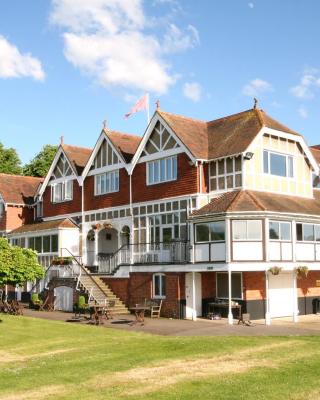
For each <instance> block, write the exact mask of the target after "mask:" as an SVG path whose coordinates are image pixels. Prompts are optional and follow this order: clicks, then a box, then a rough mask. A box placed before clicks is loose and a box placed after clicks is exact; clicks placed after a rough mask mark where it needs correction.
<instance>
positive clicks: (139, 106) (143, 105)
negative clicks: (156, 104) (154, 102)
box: [124, 93, 149, 119]
mask: <svg viewBox="0 0 320 400" xmlns="http://www.w3.org/2000/svg"><path fill="white" fill-rule="evenodd" d="M148 106H149V96H148V93H146V94H145V95H144V96H143V97H141V99H139V100H138V101H137V102H136V104H135V105H134V106H133V107H132V108H131V110H130V111H129V112H128V113H127V114H125V116H124V118H125V119H128V118H129V117H130V115H132V114H134V113H136V112H138V111H141V110H147V111H148Z"/></svg>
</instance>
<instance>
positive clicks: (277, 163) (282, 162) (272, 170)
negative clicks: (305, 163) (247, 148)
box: [263, 150, 293, 178]
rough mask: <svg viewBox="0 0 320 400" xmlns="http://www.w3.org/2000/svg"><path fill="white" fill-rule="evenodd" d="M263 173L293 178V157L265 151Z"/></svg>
mask: <svg viewBox="0 0 320 400" xmlns="http://www.w3.org/2000/svg"><path fill="white" fill-rule="evenodd" d="M263 172H264V173H265V174H270V175H276V176H283V177H287V178H293V156H290V155H287V154H280V153H274V152H271V151H269V150H264V151H263Z"/></svg>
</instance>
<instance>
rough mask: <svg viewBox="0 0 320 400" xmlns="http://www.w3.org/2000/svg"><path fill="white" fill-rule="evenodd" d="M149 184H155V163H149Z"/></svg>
mask: <svg viewBox="0 0 320 400" xmlns="http://www.w3.org/2000/svg"><path fill="white" fill-rule="evenodd" d="M148 168H149V170H148V182H149V183H153V163H152V162H149V163H148Z"/></svg>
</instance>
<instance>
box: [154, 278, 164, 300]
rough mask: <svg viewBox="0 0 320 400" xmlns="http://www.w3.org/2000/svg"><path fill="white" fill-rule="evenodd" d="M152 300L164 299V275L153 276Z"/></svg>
mask: <svg viewBox="0 0 320 400" xmlns="http://www.w3.org/2000/svg"><path fill="white" fill-rule="evenodd" d="M152 283H153V284H152V286H153V298H155V299H163V298H165V297H166V276H165V274H154V275H153V279H152Z"/></svg>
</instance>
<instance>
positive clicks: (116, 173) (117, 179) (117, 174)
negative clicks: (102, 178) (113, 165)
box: [114, 171, 119, 192]
mask: <svg viewBox="0 0 320 400" xmlns="http://www.w3.org/2000/svg"><path fill="white" fill-rule="evenodd" d="M114 190H115V192H118V191H119V171H116V172H115V188H114Z"/></svg>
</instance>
